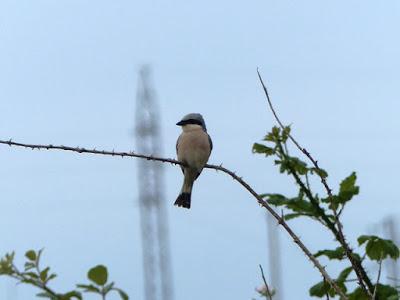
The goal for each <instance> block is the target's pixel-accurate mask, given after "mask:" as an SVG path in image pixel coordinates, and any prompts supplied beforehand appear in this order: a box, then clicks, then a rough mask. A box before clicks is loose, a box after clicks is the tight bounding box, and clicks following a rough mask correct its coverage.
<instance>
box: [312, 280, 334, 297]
mask: <svg viewBox="0 0 400 300" xmlns="http://www.w3.org/2000/svg"><path fill="white" fill-rule="evenodd" d="M309 293H310V296H315V297H319V298H322V297H325V295H326V294H327V293H329V295H330V296H332V297H333V296H334V295H335V294H334V292H333V293H332V291H331V287H330V285H329V283H327V282H324V281H321V282H318V283H317V284H315V285H313V286H312V287H311V288H310V290H309Z"/></svg>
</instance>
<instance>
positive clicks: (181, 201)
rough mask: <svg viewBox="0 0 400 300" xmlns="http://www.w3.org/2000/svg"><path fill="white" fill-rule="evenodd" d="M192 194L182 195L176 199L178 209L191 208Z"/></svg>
mask: <svg viewBox="0 0 400 300" xmlns="http://www.w3.org/2000/svg"><path fill="white" fill-rule="evenodd" d="M190 196H191V194H190V193H182V194H180V195H179V196H178V198H176V201H175V203H174V205H176V206H178V207H184V208H187V209H189V208H190Z"/></svg>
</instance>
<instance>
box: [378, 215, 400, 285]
mask: <svg viewBox="0 0 400 300" xmlns="http://www.w3.org/2000/svg"><path fill="white" fill-rule="evenodd" d="M382 225H383V230H384V231H385V234H386V235H387V237H388V238H389V239H390V240H392V241H393V242H394V243H396V245H399V235H398V232H397V226H396V225H397V224H396V220H395V218H394V217H393V216H389V217H387V218H385V219H384V220H383V221H382ZM386 270H387V276H388V278H390V279H391V282H393V281H394V282H395V283H396V284H398V280H399V279H400V278H399V271H398V264H397V262H396V261H395V260H394V259H387V260H386Z"/></svg>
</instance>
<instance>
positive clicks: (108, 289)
mask: <svg viewBox="0 0 400 300" xmlns="http://www.w3.org/2000/svg"><path fill="white" fill-rule="evenodd" d="M113 287H114V282H111V283H109V284H107V285H106V286H105V287H104V288H103V292H104V293H105V294H107V293H108V292H109V291H111V290H112V288H113Z"/></svg>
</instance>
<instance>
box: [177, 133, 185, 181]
mask: <svg viewBox="0 0 400 300" xmlns="http://www.w3.org/2000/svg"><path fill="white" fill-rule="evenodd" d="M181 136H182V135H180V136H179V137H178V139H177V140H176V146H175V148H176V155H178V147H179V140H180V139H181ZM181 170H182V173H183V174H185V170H184V168H183V167H182V166H181Z"/></svg>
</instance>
